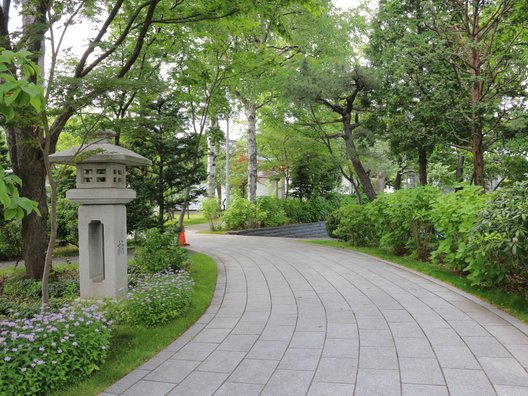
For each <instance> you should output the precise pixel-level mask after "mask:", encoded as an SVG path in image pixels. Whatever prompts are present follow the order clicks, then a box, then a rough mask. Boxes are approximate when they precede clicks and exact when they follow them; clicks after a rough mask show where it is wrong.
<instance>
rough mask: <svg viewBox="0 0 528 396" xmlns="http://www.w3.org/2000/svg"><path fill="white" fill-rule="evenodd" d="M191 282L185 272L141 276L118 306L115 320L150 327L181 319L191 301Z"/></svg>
mask: <svg viewBox="0 0 528 396" xmlns="http://www.w3.org/2000/svg"><path fill="white" fill-rule="evenodd" d="M193 287H194V281H193V280H192V278H191V276H190V275H189V273H188V272H186V271H177V272H171V271H166V272H161V273H156V274H147V275H144V276H143V277H141V278H140V279H139V280H138V282H137V284H136V286H135V287H134V288H132V289H131V290H130V291H129V293H128V295H127V298H126V299H125V300H123V301H121V302H119V303H117V304H118V305H117V309H115V312H116V313H117V318H118V320H120V321H122V322H125V323H130V324H136V325H144V326H147V327H152V326H155V325H158V324H161V323H165V322H168V321H169V320H172V319H175V318H177V317H179V316H181V315H182V314H183V313H184V312H185V311H186V310H187V309H188V308H189V305H190V302H191V296H192V292H193Z"/></svg>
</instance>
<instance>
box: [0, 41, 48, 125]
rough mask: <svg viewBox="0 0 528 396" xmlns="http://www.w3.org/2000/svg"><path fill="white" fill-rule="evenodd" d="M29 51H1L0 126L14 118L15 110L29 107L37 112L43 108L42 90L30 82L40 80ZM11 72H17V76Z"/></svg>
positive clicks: (38, 71) (36, 66) (37, 69)
mask: <svg viewBox="0 0 528 396" xmlns="http://www.w3.org/2000/svg"><path fill="white" fill-rule="evenodd" d="M31 56H32V54H31V52H29V51H18V52H13V51H9V50H2V51H1V53H0V79H1V80H2V81H3V82H2V84H0V114H1V115H3V120H2V123H1V124H2V125H5V124H6V123H8V122H10V121H12V120H13V119H14V118H15V115H16V111H17V109H21V108H24V107H26V106H27V105H30V106H31V107H32V108H33V109H34V110H36V111H37V112H42V111H43V110H44V107H45V101H44V90H43V88H42V87H41V86H39V85H37V84H35V83H33V82H30V81H31V80H37V79H38V78H40V68H39V67H38V65H37V64H36V63H34V62H33V61H32V60H31V59H30V58H31ZM13 70H18V71H19V72H20V74H19V75H18V76H17V75H16V74H14V73H13Z"/></svg>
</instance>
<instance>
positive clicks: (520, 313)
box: [303, 240, 528, 323]
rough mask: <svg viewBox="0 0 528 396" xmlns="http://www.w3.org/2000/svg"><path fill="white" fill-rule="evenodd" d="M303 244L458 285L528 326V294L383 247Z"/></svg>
mask: <svg viewBox="0 0 528 396" xmlns="http://www.w3.org/2000/svg"><path fill="white" fill-rule="evenodd" d="M303 242H306V243H313V244H316V245H322V246H328V247H334V248H340V249H347V250H353V251H356V252H360V253H365V254H368V255H370V256H374V257H378V258H381V259H383V260H387V261H390V262H392V263H396V264H399V265H402V266H404V267H407V268H410V269H413V270H415V271H418V272H421V273H423V274H426V275H429V276H430V277H432V278H435V279H438V280H441V281H442V282H445V283H448V284H450V285H452V286H455V287H456V288H458V289H460V290H463V291H465V292H466V293H469V294H472V295H474V296H476V297H479V298H481V299H482V300H485V301H487V302H489V303H490V304H493V305H495V306H497V307H498V308H500V309H502V310H504V311H506V312H508V313H509V314H511V315H513V316H515V317H517V318H518V319H520V320H522V321H524V322H526V323H528V294H525V295H524V296H523V295H519V294H516V293H513V292H509V291H506V290H503V289H499V288H483V287H479V286H473V285H471V282H470V281H469V280H468V279H466V278H464V277H463V276H460V275H459V274H457V273H455V272H453V271H451V270H449V269H448V268H446V267H444V266H441V265H438V264H432V263H424V262H422V261H419V260H416V259H415V258H412V257H409V256H396V255H394V254H391V253H390V252H388V251H386V250H384V249H381V248H373V247H359V246H351V245H350V244H348V243H346V242H342V241H326V240H324V241H318V240H311V241H303Z"/></svg>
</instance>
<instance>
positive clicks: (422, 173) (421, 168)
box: [418, 147, 427, 186]
mask: <svg viewBox="0 0 528 396" xmlns="http://www.w3.org/2000/svg"><path fill="white" fill-rule="evenodd" d="M418 179H419V180H420V186H426V185H427V151H425V149H424V148H423V147H420V148H419V149H418Z"/></svg>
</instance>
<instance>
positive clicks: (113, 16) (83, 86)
mask: <svg viewBox="0 0 528 396" xmlns="http://www.w3.org/2000/svg"><path fill="white" fill-rule="evenodd" d="M19 3H20V6H21V9H22V14H23V15H24V18H23V24H22V29H21V31H20V32H12V31H10V26H9V20H10V13H11V11H12V10H11V5H12V4H11V2H10V1H6V2H4V3H3V4H2V6H0V15H2V18H0V20H1V21H0V46H3V47H5V48H8V49H11V48H26V49H28V50H29V51H30V53H31V59H32V60H33V61H34V62H35V63H39V61H41V60H42V59H43V58H44V47H43V43H44V42H45V35H46V33H47V32H48V31H49V32H50V36H51V42H52V46H51V49H52V51H51V59H52V62H51V68H50V70H49V73H48V74H47V84H46V87H47V92H46V95H45V97H46V98H47V99H49V101H48V103H49V111H48V114H49V115H50V120H51V121H52V122H50V127H49V134H50V147H49V149H50V152H54V150H55V147H56V144H57V141H58V138H59V135H60V133H61V132H62V131H63V129H64V128H65V126H66V124H67V123H68V121H69V120H70V119H71V118H72V116H74V115H75V114H77V113H78V112H79V111H80V110H81V109H83V108H84V107H86V106H90V105H91V104H92V102H93V100H94V99H95V98H98V97H100V96H101V95H103V94H105V93H106V92H108V91H110V90H111V88H112V82H114V81H116V80H120V79H122V78H123V77H124V76H125V75H126V74H127V73H128V72H129V71H130V70H131V69H132V68H133V67H134V65H135V64H136V62H137V60H138V59H139V58H140V56H141V54H142V51H143V49H144V46H145V43H146V42H148V40H149V38H150V37H152V35H153V34H155V33H156V31H154V30H153V29H152V26H153V24H157V25H166V24H169V25H170V24H186V23H191V22H195V21H197V20H200V19H215V18H221V17H223V16H226V15H230V14H233V13H236V12H237V11H238V10H239V8H238V6H239V4H234V5H230V4H227V5H226V4H224V3H222V2H216V1H214V2H211V1H208V2H204V3H201V2H198V3H196V4H187V3H185V2H179V3H177V4H176V5H175V6H173V5H171V4H167V3H166V2H161V0H147V1H144V2H139V1H136V0H132V1H124V0H117V1H115V2H107V1H103V0H98V1H82V2H70V1H56V2H52V1H49V0H22V1H21V2H19ZM87 20H90V22H91V23H93V25H94V26H95V27H96V33H95V34H94V36H93V38H92V39H91V41H90V45H89V46H88V47H87V48H86V50H85V51H84V53H83V54H82V55H80V57H78V58H77V59H70V61H69V62H68V66H69V67H67V68H66V69H65V71H64V73H63V74H62V76H63V78H58V76H57V75H56V72H57V70H56V66H57V62H58V58H59V53H60V41H61V39H60V37H61V35H59V37H58V39H57V40H56V38H57V37H55V31H54V30H53V26H55V25H57V24H58V23H59V22H60V23H62V22H61V21H66V22H65V23H64V32H65V31H66V30H67V29H68V28H69V27H71V25H72V24H74V23H77V22H79V21H84V22H86V21H87ZM124 49H126V50H124ZM117 52H121V54H122V56H123V62H122V64H121V66H119V67H112V66H108V65H107V64H106V61H107V60H108V59H109V57H111V56H112V55H113V54H115V53H117ZM15 71H16V70H15ZM16 78H17V77H15V79H16ZM31 82H36V79H35V78H33V79H32V81H31ZM59 83H60V87H59ZM53 93H58V94H57V95H56V96H53ZM37 120H39V118H38V117H36V116H35V114H34V113H33V112H32V111H31V110H28V111H25V110H24V111H19V112H18V113H17V114H16V115H15V117H14V118H13V119H11V120H9V122H8V123H7V124H6V130H7V141H8V145H9V150H10V157H11V161H12V164H13V171H14V172H15V174H16V175H18V176H19V177H20V179H21V180H22V182H23V183H22V186H21V188H20V193H21V195H22V196H25V197H29V198H31V199H33V200H35V201H37V202H38V207H39V210H40V213H41V216H36V215H34V214H30V215H29V216H27V217H25V218H24V220H23V224H22V232H23V236H24V242H25V254H24V258H25V263H26V270H27V272H28V274H29V275H30V276H31V277H33V278H40V277H41V276H42V274H43V271H44V261H45V252H46V244H47V217H48V210H47V195H46V189H45V179H46V170H45V169H46V165H45V158H44V156H43V154H42V151H41V150H40V149H39V148H38V146H39V145H41V146H42V145H43V144H44V131H43V129H42V126H41V124H40V123H39V122H38V121H37ZM35 142H36V143H37V144H35Z"/></svg>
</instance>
